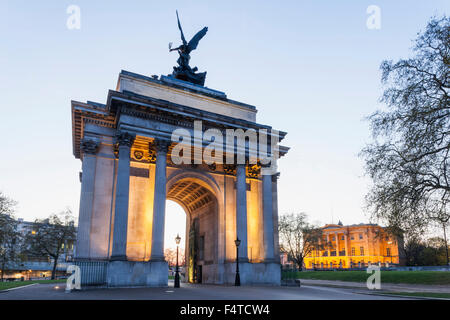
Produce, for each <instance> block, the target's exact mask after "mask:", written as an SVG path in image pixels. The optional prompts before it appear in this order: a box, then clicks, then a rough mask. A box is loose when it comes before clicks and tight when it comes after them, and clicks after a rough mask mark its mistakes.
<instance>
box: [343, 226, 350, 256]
mask: <svg viewBox="0 0 450 320" xmlns="http://www.w3.org/2000/svg"><path fill="white" fill-rule="evenodd" d="M344 243H345V255H346V256H347V257H348V256H350V254H349V253H348V235H347V232H344Z"/></svg>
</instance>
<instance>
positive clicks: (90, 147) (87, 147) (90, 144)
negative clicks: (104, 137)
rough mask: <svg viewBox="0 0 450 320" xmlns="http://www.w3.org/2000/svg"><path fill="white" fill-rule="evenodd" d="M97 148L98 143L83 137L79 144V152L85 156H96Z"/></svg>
mask: <svg viewBox="0 0 450 320" xmlns="http://www.w3.org/2000/svg"><path fill="white" fill-rule="evenodd" d="M99 146H100V142H99V141H98V140H95V139H93V138H87V137H84V138H83V139H82V140H81V143H80V148H81V151H82V152H83V153H87V154H96V153H97V151H98V147H99Z"/></svg>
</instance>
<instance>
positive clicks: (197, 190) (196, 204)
mask: <svg viewBox="0 0 450 320" xmlns="http://www.w3.org/2000/svg"><path fill="white" fill-rule="evenodd" d="M167 198H168V199H173V200H175V201H177V202H179V203H183V204H184V205H185V207H186V208H187V209H188V210H189V211H190V212H193V211H195V210H197V209H199V208H201V207H203V206H205V205H207V204H209V203H210V202H212V201H213V199H214V197H213V195H212V193H211V192H210V191H209V190H208V189H206V188H205V187H203V186H201V185H199V184H198V183H196V182H194V181H186V180H183V181H179V182H177V183H175V184H174V185H173V186H172V188H170V190H169V191H168V193H167Z"/></svg>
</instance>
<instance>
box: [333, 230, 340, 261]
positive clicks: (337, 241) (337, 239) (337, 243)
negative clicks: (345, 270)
mask: <svg viewBox="0 0 450 320" xmlns="http://www.w3.org/2000/svg"><path fill="white" fill-rule="evenodd" d="M334 236H335V237H336V257H339V233H337V232H336V233H335V234H334Z"/></svg>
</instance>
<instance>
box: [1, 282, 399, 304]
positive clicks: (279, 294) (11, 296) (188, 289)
mask: <svg viewBox="0 0 450 320" xmlns="http://www.w3.org/2000/svg"><path fill="white" fill-rule="evenodd" d="M367 293H368V292H367V290H366V291H362V290H360V289H354V288H333V287H324V286H310V285H306V284H305V285H303V284H302V286H301V287H257V286H242V287H234V286H217V285H199V284H187V283H182V284H181V288H176V289H175V288H173V282H169V287H166V288H96V289H88V290H81V291H72V292H70V293H66V292H65V284H54V283H53V284H36V285H32V286H26V287H21V288H18V289H15V290H10V291H0V300H231V299H233V300H405V299H407V298H403V297H393V296H379V295H369V294H367Z"/></svg>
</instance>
